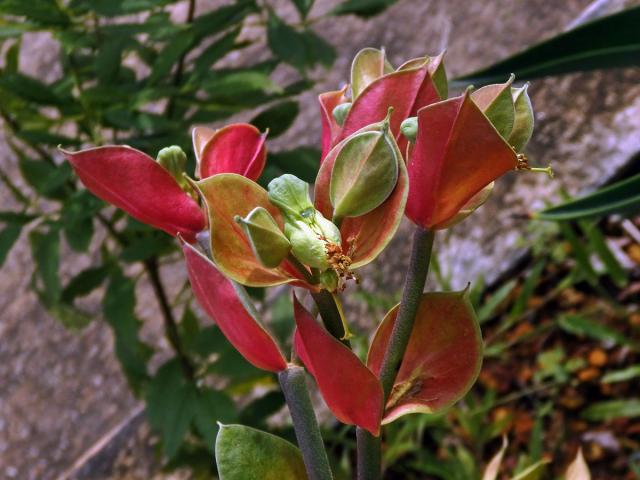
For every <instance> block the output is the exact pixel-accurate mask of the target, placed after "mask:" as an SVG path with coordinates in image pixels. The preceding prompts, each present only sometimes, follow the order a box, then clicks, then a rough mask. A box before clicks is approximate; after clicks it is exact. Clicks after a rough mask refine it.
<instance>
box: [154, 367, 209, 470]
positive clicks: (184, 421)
mask: <svg viewBox="0 0 640 480" xmlns="http://www.w3.org/2000/svg"><path fill="white" fill-rule="evenodd" d="M197 399H198V391H197V389H196V387H195V385H193V384H192V383H189V382H187V381H186V379H185V377H184V374H183V372H182V369H181V367H180V362H179V361H178V360H177V359H175V358H174V359H172V360H169V361H168V362H167V363H165V364H164V365H162V366H161V367H160V368H159V369H158V372H157V373H156V375H155V377H153V379H152V380H151V382H150V383H149V386H148V388H147V393H146V403H147V418H148V419H149V423H150V424H151V426H152V427H153V428H154V429H155V430H156V431H157V432H159V433H160V437H161V438H162V445H163V447H164V452H165V454H166V455H167V457H168V458H170V459H171V458H173V457H174V456H175V455H176V453H178V450H179V448H180V446H181V444H182V442H183V440H184V436H185V435H186V433H187V431H188V430H189V426H190V425H191V421H192V419H193V418H194V415H195V411H196V402H197Z"/></svg>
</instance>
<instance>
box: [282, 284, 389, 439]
mask: <svg viewBox="0 0 640 480" xmlns="http://www.w3.org/2000/svg"><path fill="white" fill-rule="evenodd" d="M293 304H294V316H295V320H296V326H297V329H296V333H295V340H294V347H295V350H296V353H297V354H298V356H299V357H300V358H301V359H302V361H303V362H304V364H305V366H306V367H307V369H308V370H309V372H310V373H311V374H312V375H313V377H314V378H315V379H316V382H317V383H318V388H319V389H320V392H321V393H322V397H323V398H324V400H325V402H326V403H327V406H328V407H329V408H330V409H331V411H332V412H333V414H334V415H335V416H336V418H337V419H338V420H340V421H341V422H342V423H346V424H349V425H357V426H359V427H361V428H364V429H365V430H368V431H369V432H371V434H372V435H375V436H378V435H379V434H380V419H381V415H382V398H383V393H382V385H381V384H380V381H379V380H378V378H377V377H376V376H375V375H374V374H373V373H371V371H370V370H369V369H368V368H367V367H366V366H365V365H364V364H363V363H362V362H361V361H360V360H359V359H358V357H357V356H356V355H355V354H354V353H353V352H352V351H351V350H349V349H348V348H347V347H345V346H344V345H343V344H342V343H340V342H339V341H338V340H336V339H335V338H334V337H332V336H331V334H330V333H329V332H327V331H326V330H325V329H324V328H322V327H321V326H320V325H318V323H316V321H315V320H314V319H313V318H312V317H311V315H310V314H309V312H307V311H306V310H305V308H304V307H303V306H302V305H301V304H300V302H298V299H297V298H296V297H295V296H294V297H293Z"/></svg>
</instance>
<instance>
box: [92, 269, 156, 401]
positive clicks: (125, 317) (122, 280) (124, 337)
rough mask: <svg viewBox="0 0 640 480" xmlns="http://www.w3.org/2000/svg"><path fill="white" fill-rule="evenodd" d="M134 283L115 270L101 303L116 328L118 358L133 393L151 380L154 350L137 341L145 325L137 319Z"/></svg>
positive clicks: (105, 313)
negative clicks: (150, 372)
mask: <svg viewBox="0 0 640 480" xmlns="http://www.w3.org/2000/svg"><path fill="white" fill-rule="evenodd" d="M135 303H136V297H135V282H134V281H133V280H131V279H130V278H128V277H125V276H124V274H123V273H122V271H120V269H118V268H116V267H115V266H113V267H112V272H111V274H110V276H109V284H108V286H107V291H106V292H105V294H104V299H103V300H102V311H103V312H104V316H105V319H106V320H107V322H108V323H109V325H110V326H111V328H112V329H113V333H114V338H115V350H116V356H117V357H118V360H119V361H120V364H121V365H122V369H123V371H124V373H125V375H126V377H127V380H128V381H129V384H130V385H131V388H132V389H133V390H134V392H136V393H139V392H140V390H141V388H142V385H143V383H144V382H146V380H147V379H148V375H147V361H148V360H149V358H150V356H151V353H152V350H151V349H150V348H149V346H148V345H146V344H144V343H142V342H141V341H140V339H139V338H138V335H139V332H140V327H141V326H142V322H141V321H140V320H139V319H138V318H137V317H136V316H135Z"/></svg>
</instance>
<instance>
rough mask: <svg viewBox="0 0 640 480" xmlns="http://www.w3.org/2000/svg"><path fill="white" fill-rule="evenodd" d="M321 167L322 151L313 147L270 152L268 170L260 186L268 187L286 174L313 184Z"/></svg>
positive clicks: (261, 179)
mask: <svg viewBox="0 0 640 480" xmlns="http://www.w3.org/2000/svg"><path fill="white" fill-rule="evenodd" d="M319 166H320V150H318V149H316V148H313V147H298V148H294V149H293V150H287V151H284V152H275V153H272V152H269V153H268V154H267V168H266V169H265V172H264V174H263V175H262V177H261V178H260V184H261V185H264V186H266V185H267V184H268V183H269V182H270V181H271V180H273V179H274V178H276V177H279V176H280V175H282V174H284V173H291V174H292V175H295V176H296V177H298V178H299V179H301V180H303V181H305V182H307V183H313V182H314V180H315V178H316V174H317V173H318V167H319Z"/></svg>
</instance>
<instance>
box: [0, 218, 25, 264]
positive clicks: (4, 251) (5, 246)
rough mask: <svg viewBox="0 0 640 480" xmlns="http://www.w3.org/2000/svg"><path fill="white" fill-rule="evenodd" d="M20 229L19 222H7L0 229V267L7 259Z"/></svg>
mask: <svg viewBox="0 0 640 480" xmlns="http://www.w3.org/2000/svg"><path fill="white" fill-rule="evenodd" d="M21 231H22V225H21V224H19V223H7V224H6V225H5V226H4V228H3V229H2V230H0V268H1V267H2V265H4V261H5V260H6V259H7V255H9V252H10V251H11V248H12V247H13V245H14V244H15V243H16V241H17V240H18V238H20V232H21Z"/></svg>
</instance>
